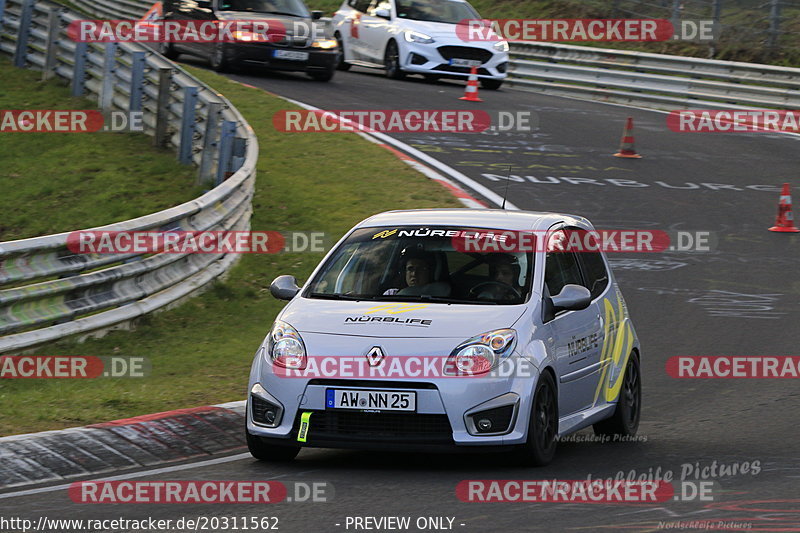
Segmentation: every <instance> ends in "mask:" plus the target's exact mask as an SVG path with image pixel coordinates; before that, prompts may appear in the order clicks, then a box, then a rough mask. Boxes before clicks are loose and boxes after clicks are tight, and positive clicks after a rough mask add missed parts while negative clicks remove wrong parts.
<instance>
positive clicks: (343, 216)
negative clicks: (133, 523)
mask: <svg viewBox="0 0 800 533" xmlns="http://www.w3.org/2000/svg"><path fill="white" fill-rule="evenodd" d="M189 70H190V71H191V72H192V73H193V74H195V75H196V76H198V77H199V78H201V79H202V80H204V81H206V82H207V83H208V84H209V85H211V86H212V87H214V88H215V89H217V90H219V91H220V92H222V93H223V94H225V95H226V96H227V97H228V98H230V100H231V101H232V102H233V104H234V105H235V106H236V107H237V108H239V110H241V111H242V113H243V114H244V116H245V117H246V118H247V120H248V121H249V122H250V124H251V125H252V126H253V128H254V130H255V132H256V134H257V135H258V139H259V144H260V146H261V157H260V160H259V162H258V181H257V184H256V189H257V190H256V193H255V196H254V199H253V218H252V228H253V229H254V230H266V231H271V230H278V231H285V230H297V231H302V230H308V231H324V232H326V233H327V234H328V235H329V236H330V237H332V240H335V239H338V238H339V237H340V236H341V235H342V234H343V233H344V232H345V231H347V230H348V229H350V227H352V225H353V224H355V223H356V222H357V221H359V220H361V219H363V218H366V217H367V216H369V215H371V214H374V213H378V212H381V211H385V210H389V209H409V208H420V207H460V204H459V203H458V202H457V201H456V200H455V199H454V198H453V197H452V196H451V195H450V193H449V192H447V191H446V190H445V189H444V188H443V187H441V186H440V185H438V184H436V183H435V182H432V181H430V180H428V179H426V178H424V177H423V176H421V175H420V174H418V173H416V172H415V171H413V170H412V169H411V168H410V167H409V166H408V165H406V164H405V163H402V162H401V161H399V160H398V159H397V158H396V157H395V156H394V155H392V154H390V153H389V152H388V151H386V150H385V149H383V148H380V147H379V146H377V145H374V144H372V143H369V142H367V141H365V140H363V139H361V138H360V137H358V136H357V135H354V134H349V133H329V134H323V133H305V134H300V133H298V134H288V133H279V132H276V131H275V130H274V128H273V126H272V118H271V117H272V114H273V113H274V112H275V111H277V110H280V109H289V108H293V106H290V105H289V104H287V103H285V102H284V101H283V100H279V99H278V98H276V97H273V96H270V95H268V94H266V93H264V92H263V91H259V90H255V89H250V88H247V87H243V86H241V85H238V84H235V83H233V82H230V81H228V80H226V79H225V78H222V77H220V76H217V75H216V74H213V73H210V72H207V71H203V70H199V69H192V68H190V69H189ZM321 257H322V256H321V254H278V255H244V256H243V257H242V260H241V261H240V262H239V263H238V265H237V266H236V268H235V269H234V270H233V272H232V273H231V276H230V277H229V278H228V280H227V281H226V282H225V283H218V284H216V285H215V287H214V288H213V289H212V290H210V291H209V292H207V293H205V294H203V295H202V296H199V297H197V298H194V299H192V300H189V301H188V302H187V303H185V304H183V305H182V306H180V307H178V308H176V309H173V310H170V311H167V312H164V313H159V314H156V315H153V316H150V317H147V318H146V319H145V320H144V321H143V323H141V324H140V325H139V327H138V329H137V330H136V331H135V332H113V333H110V334H109V335H107V336H106V337H104V338H102V339H96V340H91V341H87V342H85V343H82V344H77V343H74V342H61V343H57V344H52V345H47V346H43V347H41V348H40V349H39V350H37V351H36V354H42V355H44V354H47V355H98V356H105V355H125V356H144V357H148V358H149V359H150V363H151V365H152V369H153V371H152V374H151V375H150V376H149V377H147V378H141V379H133V378H131V379H110V378H105V379H103V378H101V379H97V380H93V381H81V380H62V381H58V380H2V381H0V405H2V406H3V408H2V410H0V434H2V435H8V434H15V433H23V432H29V431H39V430H44V429H57V428H62V427H69V426H75V425H83V424H89V423H93V422H99V421H104V420H112V419H117V418H124V417H129V416H135V415H141V414H145V413H151V412H156V411H163V410H168V409H177V408H184V407H194V406H198V405H204V404H209V403H219V402H226V401H232V400H240V399H243V398H244V397H245V389H246V386H247V376H248V372H249V368H250V363H251V362H252V356H253V353H254V352H255V350H256V348H257V347H258V345H259V343H260V342H261V340H262V339H263V337H264V335H265V334H266V331H267V329H268V328H269V327H270V325H271V324H272V321H273V319H274V317H275V315H276V314H277V312H278V311H279V310H280V309H281V307H283V305H284V304H283V302H279V301H277V300H275V299H273V298H272V297H271V296H270V295H269V290H268V289H269V284H270V282H271V281H272V279H273V278H275V277H276V276H277V275H279V274H287V273H288V274H294V275H295V276H296V277H297V278H298V279H299V280H304V279H306V278H307V276H308V275H309V274H310V272H311V270H312V269H313V267H314V266H316V264H317V263H318V262H319V260H320V259H321Z"/></svg>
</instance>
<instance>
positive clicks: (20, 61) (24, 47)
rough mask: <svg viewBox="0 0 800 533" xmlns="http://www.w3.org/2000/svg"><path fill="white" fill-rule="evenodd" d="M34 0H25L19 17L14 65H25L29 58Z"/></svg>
mask: <svg viewBox="0 0 800 533" xmlns="http://www.w3.org/2000/svg"><path fill="white" fill-rule="evenodd" d="M33 3H34V0H24V1H23V3H22V15H21V16H20V19H19V32H18V33H17V48H16V50H14V66H15V67H20V68H22V67H24V66H25V62H26V61H27V58H28V38H29V37H30V34H31V18H33Z"/></svg>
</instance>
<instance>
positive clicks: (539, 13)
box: [306, 0, 800, 66]
mask: <svg viewBox="0 0 800 533" xmlns="http://www.w3.org/2000/svg"><path fill="white" fill-rule="evenodd" d="M470 3H471V4H472V6H473V7H475V9H477V10H478V13H480V15H481V16H482V17H486V18H492V19H558V18H565V19H566V18H617V15H616V14H615V13H614V12H613V9H612V6H613V3H612V2H611V1H610V0H592V1H589V0H470ZM659 3H660V2H659ZM306 4H307V5H308V6H309V9H318V10H320V11H323V12H324V13H325V14H326V16H331V15H333V13H334V12H335V11H336V10H337V9H339V7H340V6H341V5H342V2H341V1H339V0H307V1H306ZM647 4H649V6H656V7H657V4H658V3H657V2H655V0H651V1H650V2H648V3H647ZM619 5H620V7H622V8H624V9H629V10H633V11H636V12H638V13H642V14H643V15H646V16H649V17H652V18H667V19H669V18H670V17H671V8H670V6H672V2H671V1H670V2H668V3H667V4H666V5H667V7H665V8H657V9H654V8H653V7H649V6H645V5H643V3H641V2H633V1H632V0H621V1H620V3H619ZM697 5H698V4H697V3H694V2H689V3H688V6H687V10H689V11H691V12H693V13H694V12H698V9H699V8H698V7H697ZM704 5H706V10H705V13H702V12H698V13H699V14H702V15H704V16H703V17H687V19H690V18H705V19H710V18H711V11H710V9H711V8H710V5H711V2H706V3H705V4H704ZM723 6H724V7H723V10H722V14H721V22H722V24H723V25H727V29H725V31H724V32H723V35H722V39H721V41H720V43H719V44H718V46H717V47H716V50H714V53H713V57H714V58H715V59H724V60H729V61H748V62H762V63H769V64H775V65H781V66H798V65H800V8H797V7H792V6H784V7H783V8H782V10H781V28H780V29H781V32H782V34H781V37H780V40H779V45H780V48H779V49H778V50H776V51H773V52H771V51H768V50H765V47H764V43H763V40H764V39H765V35H764V34H756V33H752V30H758V31H761V32H764V31H766V30H767V28H768V21H767V20H766V19H767V16H768V15H769V3H768V2H753V1H752V0H725V2H723ZM568 44H577V45H586V46H595V47H601V48H617V49H624V50H638V51H643V52H652V53H659V54H673V55H683V56H694V57H703V58H708V57H710V52H711V51H710V49H709V46H708V44H693V43H688V42H679V41H674V42H673V41H664V42H654V43H615V42H607V43H602V42H601V43H568Z"/></svg>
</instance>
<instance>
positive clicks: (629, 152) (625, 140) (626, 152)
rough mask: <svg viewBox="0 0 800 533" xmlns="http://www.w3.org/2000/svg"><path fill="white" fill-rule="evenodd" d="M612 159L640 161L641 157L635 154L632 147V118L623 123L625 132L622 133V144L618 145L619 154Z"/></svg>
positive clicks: (634, 149)
mask: <svg viewBox="0 0 800 533" xmlns="http://www.w3.org/2000/svg"><path fill="white" fill-rule="evenodd" d="M614 157H627V158H629V159H641V158H642V156H640V155H639V154H637V153H636V148H634V147H633V118H632V117H628V121H627V122H626V123H625V130H624V131H623V132H622V142H621V143H620V145H619V152H617V153H616V154H614Z"/></svg>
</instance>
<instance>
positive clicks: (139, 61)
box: [128, 52, 147, 111]
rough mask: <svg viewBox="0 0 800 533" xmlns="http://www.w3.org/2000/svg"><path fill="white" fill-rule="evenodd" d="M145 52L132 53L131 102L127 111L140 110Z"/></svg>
mask: <svg viewBox="0 0 800 533" xmlns="http://www.w3.org/2000/svg"><path fill="white" fill-rule="evenodd" d="M146 55H147V52H133V61H132V62H131V100H130V102H129V104H128V111H141V110H142V94H143V93H144V61H145V56H146Z"/></svg>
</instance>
